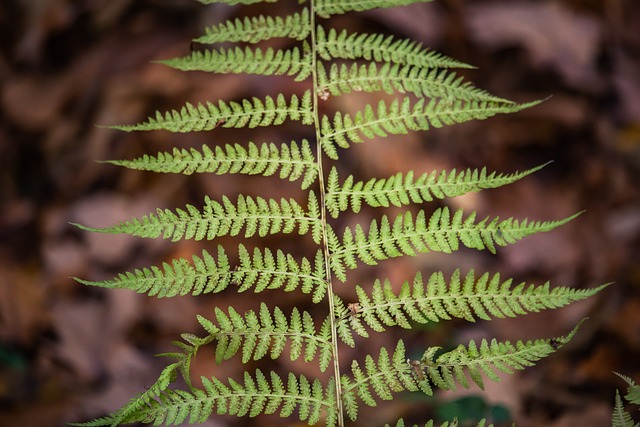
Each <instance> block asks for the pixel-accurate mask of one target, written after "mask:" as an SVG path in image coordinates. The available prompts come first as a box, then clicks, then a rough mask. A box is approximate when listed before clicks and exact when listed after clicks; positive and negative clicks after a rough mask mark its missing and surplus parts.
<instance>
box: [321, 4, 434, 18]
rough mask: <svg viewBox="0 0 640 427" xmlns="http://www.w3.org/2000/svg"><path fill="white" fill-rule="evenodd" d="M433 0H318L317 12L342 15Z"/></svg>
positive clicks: (324, 14)
mask: <svg viewBox="0 0 640 427" xmlns="http://www.w3.org/2000/svg"><path fill="white" fill-rule="evenodd" d="M431 1H433V0H316V2H315V12H316V14H317V15H318V16H319V17H321V18H329V17H331V16H332V15H341V14H343V13H347V12H363V11H365V10H371V9H380V8H387V7H395V6H406V5H409V4H413V3H425V2H431Z"/></svg>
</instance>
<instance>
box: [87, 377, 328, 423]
mask: <svg viewBox="0 0 640 427" xmlns="http://www.w3.org/2000/svg"><path fill="white" fill-rule="evenodd" d="M202 383H203V389H192V390H190V391H183V390H170V389H168V390H165V391H164V392H162V393H161V394H160V395H159V396H158V399H152V400H150V401H149V402H148V404H147V405H144V406H142V407H140V408H137V410H136V411H135V412H133V413H127V414H126V417H124V416H122V414H120V413H118V412H117V413H115V414H113V415H111V416H110V417H107V418H101V419H100V420H95V421H93V422H91V423H86V424H78V425H81V426H86V427H93V426H110V425H115V424H117V423H135V422H144V423H152V424H154V425H161V424H165V425H180V424H182V423H186V422H188V423H189V424H200V423H204V422H205V421H206V420H207V419H208V418H209V417H210V416H211V414H212V413H213V411H216V413H217V414H219V415H223V414H229V415H234V416H238V417H243V416H249V417H255V416H257V415H259V414H273V413H275V412H277V411H278V410H280V414H279V415H280V416H281V417H283V418H284V417H288V416H290V415H291V414H292V413H293V412H294V411H295V410H296V409H297V413H298V417H299V419H300V420H301V421H306V422H308V423H309V424H310V425H311V424H315V423H317V422H318V421H319V420H320V418H321V416H322V415H323V413H324V412H325V411H331V410H332V409H331V406H333V402H332V401H331V399H330V398H328V397H326V396H329V393H326V392H325V390H324V388H323V387H322V384H321V383H320V381H319V380H318V379H314V380H313V381H310V380H308V379H307V378H306V377H304V376H302V375H300V377H299V378H298V377H296V376H295V375H294V374H292V373H290V374H289V375H288V377H287V380H286V384H285V381H284V380H283V379H282V378H281V377H280V376H279V375H278V374H276V373H275V372H270V373H269V375H268V376H267V375H265V374H264V373H262V371H260V370H256V372H255V374H253V375H252V374H250V373H249V372H245V373H244V378H243V381H242V382H237V381H235V380H233V379H228V380H227V384H225V383H223V382H222V381H220V380H218V379H216V378H211V379H208V378H202Z"/></svg>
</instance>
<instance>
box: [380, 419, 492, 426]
mask: <svg viewBox="0 0 640 427" xmlns="http://www.w3.org/2000/svg"><path fill="white" fill-rule="evenodd" d="M465 425H466V424H465ZM385 427H405V424H404V420H403V419H402V418H400V419H399V420H398V422H397V423H396V424H395V425H394V426H391V424H385ZM413 427H436V424H434V421H433V420H429V421H428V422H427V423H426V424H424V425H418V424H413ZM440 427H458V420H453V421H445V422H443V423H442V424H440ZM475 427H493V424H489V425H487V420H485V419H482V420H480V421H478V423H477V424H476V425H475Z"/></svg>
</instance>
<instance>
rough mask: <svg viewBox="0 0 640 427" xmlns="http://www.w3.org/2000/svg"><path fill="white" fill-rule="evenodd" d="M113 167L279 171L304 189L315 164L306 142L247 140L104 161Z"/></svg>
mask: <svg viewBox="0 0 640 427" xmlns="http://www.w3.org/2000/svg"><path fill="white" fill-rule="evenodd" d="M105 163H110V164H113V165H117V166H124V167H126V168H129V169H137V170H145V171H152V172H162V173H180V174H184V175H191V174H193V173H215V174H217V175H226V174H244V175H263V176H271V175H274V174H276V172H278V171H279V173H278V177H279V178H280V179H289V181H295V180H298V179H300V178H301V177H302V188H303V189H307V188H308V187H310V186H311V184H313V183H314V182H315V180H316V179H317V177H318V165H317V164H316V161H315V158H314V154H313V151H311V147H310V144H309V141H307V140H306V139H303V140H302V142H301V143H300V144H298V143H296V142H295V141H291V143H290V144H281V145H280V147H278V146H277V145H276V144H274V143H266V142H265V143H262V144H260V145H257V144H255V143H253V142H249V143H248V144H247V147H246V148H245V147H244V146H243V145H241V144H226V145H225V146H224V148H223V147H220V146H216V147H214V148H213V149H211V148H209V147H208V146H207V145H203V146H202V149H201V150H200V151H198V150H196V149H195V148H191V149H189V150H186V149H184V148H183V149H179V148H174V149H173V152H172V153H169V152H161V153H158V154H157V155H156V156H149V155H147V154H145V155H144V156H142V157H139V158H137V159H133V160H108V161H106V162H105Z"/></svg>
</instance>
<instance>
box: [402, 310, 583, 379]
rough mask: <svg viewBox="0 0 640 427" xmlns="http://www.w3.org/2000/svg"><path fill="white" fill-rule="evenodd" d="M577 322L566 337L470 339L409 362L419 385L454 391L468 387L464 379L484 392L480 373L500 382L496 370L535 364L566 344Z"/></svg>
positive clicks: (432, 351) (433, 349)
mask: <svg viewBox="0 0 640 427" xmlns="http://www.w3.org/2000/svg"><path fill="white" fill-rule="evenodd" d="M581 324H582V322H580V323H579V324H578V325H577V326H576V327H575V328H574V329H573V330H572V331H571V332H570V333H569V334H567V335H565V336H561V337H557V338H549V339H538V340H535V341H527V342H523V341H517V342H516V343H515V344H512V343H511V342H509V341H504V342H498V341H497V340H495V339H493V340H491V342H489V341H487V340H484V339H483V340H482V341H481V343H480V345H479V346H478V345H477V344H476V343H475V342H474V341H473V340H472V341H470V342H469V344H468V345H467V346H466V347H465V346H463V345H460V346H458V347H457V348H456V349H454V350H451V351H449V352H446V353H443V354H441V355H440V356H437V357H436V353H438V352H439V351H440V348H439V347H432V348H429V349H427V350H426V351H425V353H424V354H423V356H422V358H421V359H420V360H419V361H412V362H411V363H412V364H413V365H414V366H415V367H416V368H418V369H416V378H419V377H421V376H424V379H423V380H422V381H421V383H424V382H430V383H431V384H433V385H435V386H436V387H438V388H440V389H443V390H455V388H456V383H458V384H460V385H461V386H462V387H464V388H468V387H469V381H468V378H470V379H471V381H473V383H475V384H476V385H477V386H478V387H480V388H481V389H484V380H483V374H484V376H486V377H487V378H489V379H490V380H492V381H496V382H498V381H500V377H499V376H498V375H497V373H496V371H500V372H504V373H507V374H511V373H513V372H514V371H516V370H523V369H525V368H527V367H529V366H533V365H535V362H537V361H538V360H540V359H542V358H545V357H547V356H549V355H550V354H552V353H554V352H555V351H556V350H558V349H559V348H561V347H563V346H564V345H565V344H566V343H568V342H569V341H570V340H571V339H572V338H573V336H574V335H575V334H576V332H577V331H578V328H579V327H580V325H581Z"/></svg>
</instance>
